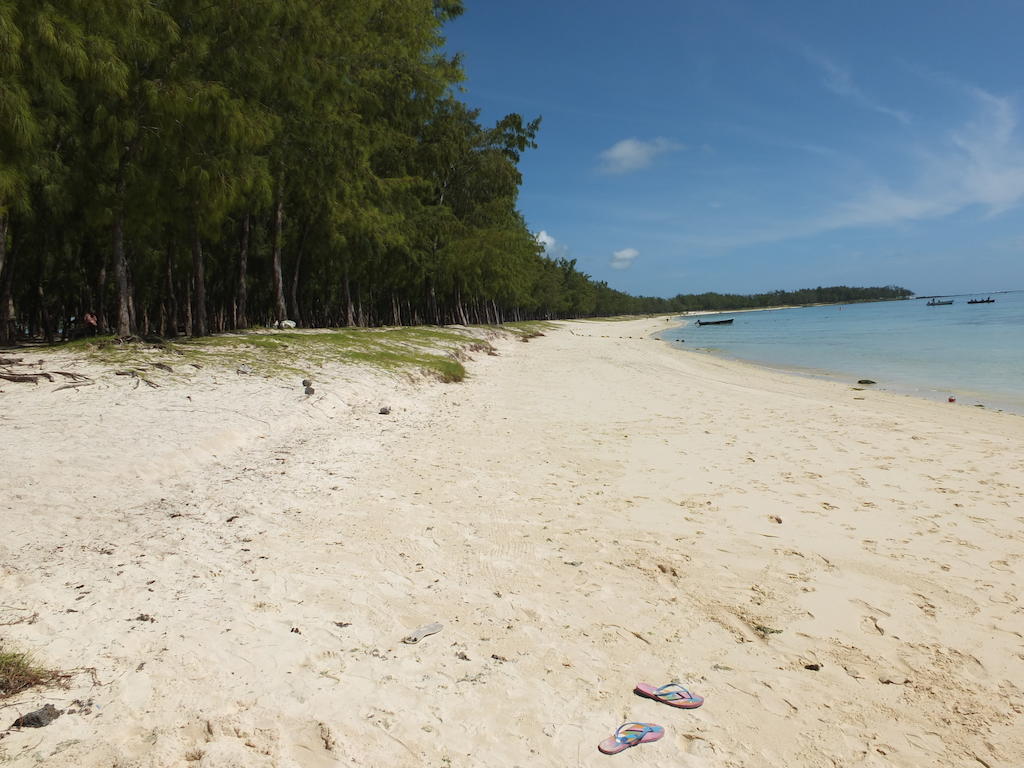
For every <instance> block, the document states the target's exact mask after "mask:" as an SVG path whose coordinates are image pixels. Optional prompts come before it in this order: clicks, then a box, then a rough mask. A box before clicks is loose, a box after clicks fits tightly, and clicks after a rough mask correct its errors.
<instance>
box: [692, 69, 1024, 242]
mask: <svg viewBox="0 0 1024 768" xmlns="http://www.w3.org/2000/svg"><path fill="white" fill-rule="evenodd" d="M968 93H969V95H970V97H971V101H972V102H973V104H974V112H973V114H972V115H971V117H970V118H968V119H967V120H965V121H964V122H963V123H962V124H961V125H960V126H959V127H957V128H956V129H955V130H951V131H947V132H946V133H944V134H942V135H940V136H938V137H936V138H935V139H933V140H931V141H928V142H923V143H920V144H917V145H914V146H911V147H908V148H906V151H905V155H906V156H907V157H909V158H912V159H913V160H914V163H913V166H912V168H911V169H910V172H909V174H907V176H906V178H907V181H905V182H903V183H897V182H896V181H893V180H890V179H887V178H885V176H884V175H882V174H878V175H876V177H875V179H874V180H873V181H871V182H870V183H869V184H867V185H866V186H865V187H864V188H863V189H862V190H861V191H859V192H857V193H855V194H853V195H851V196H850V197H849V198H848V199H847V200H846V201H844V202H841V203H839V204H837V205H835V206H833V207H832V208H831V209H829V210H826V211H824V212H822V213H821V214H819V215H817V216H812V217H809V218H803V219H794V220H790V221H781V222H780V221H776V222H775V223H773V224H771V225H769V226H765V227H760V228H757V227H753V228H750V229H747V230H746V231H739V232H736V233H735V234H730V235H726V236H722V237H708V238H699V237H697V238H685V240H684V241H685V242H686V243H688V244H690V245H693V246H699V247H710V248H734V247H740V246H747V245H757V244H762V243H770V242H781V241H784V240H792V239H796V238H802V237H810V236H813V235H818V234H822V233H824V232H830V231H834V230H841V229H852V228H858V227H883V226H893V225H898V224H902V223H905V222H913V221H924V220H929V219H937V218H941V217H944V216H949V215H951V214H954V213H957V212H959V211H963V210H966V209H969V208H975V207H980V208H982V209H983V210H984V211H985V214H986V215H988V216H998V215H999V214H1001V213H1003V212H1005V211H1008V210H1010V209H1012V208H1016V207H1018V206H1021V205H1022V204H1024V138H1022V137H1021V136H1020V132H1019V130H1018V128H1019V122H1020V121H1019V115H1018V112H1017V110H1016V108H1015V106H1014V103H1013V102H1012V101H1011V100H1010V99H1008V98H1005V97H1000V96H996V95H994V94H991V93H989V92H987V91H983V90H981V89H978V88H971V89H969V91H968Z"/></svg>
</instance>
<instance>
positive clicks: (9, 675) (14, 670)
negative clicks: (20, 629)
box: [0, 646, 65, 699]
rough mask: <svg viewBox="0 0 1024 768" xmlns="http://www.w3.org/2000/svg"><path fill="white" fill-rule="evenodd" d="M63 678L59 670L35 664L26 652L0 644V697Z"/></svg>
mask: <svg viewBox="0 0 1024 768" xmlns="http://www.w3.org/2000/svg"><path fill="white" fill-rule="evenodd" d="M63 679H65V676H64V675H62V674H60V673H59V672H54V671H52V670H49V669H44V668H43V667H40V666H39V665H37V664H36V663H35V662H34V661H33V659H32V657H31V656H29V655H28V654H27V653H22V652H21V651H12V650H10V649H9V648H6V647H3V646H0V699H4V698H7V697H8V696H14V695H15V694H18V693H21V692H22V691H25V690H28V689H29V688H34V687H35V686H37V685H49V684H52V683H56V682H59V681H61V680H63Z"/></svg>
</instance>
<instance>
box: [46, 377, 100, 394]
mask: <svg viewBox="0 0 1024 768" xmlns="http://www.w3.org/2000/svg"><path fill="white" fill-rule="evenodd" d="M95 383H96V382H95V381H92V380H91V379H90V380H89V381H76V382H74V383H72V384H61V385H60V386H59V387H57V388H56V389H55V390H53V391H54V392H60V391H61V390H62V389H79V388H80V387H91V386H92V385H93V384H95Z"/></svg>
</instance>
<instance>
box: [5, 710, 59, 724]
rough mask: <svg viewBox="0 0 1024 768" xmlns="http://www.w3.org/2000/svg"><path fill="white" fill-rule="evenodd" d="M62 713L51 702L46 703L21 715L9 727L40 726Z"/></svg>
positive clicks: (50, 721)
mask: <svg viewBox="0 0 1024 768" xmlns="http://www.w3.org/2000/svg"><path fill="white" fill-rule="evenodd" d="M62 714H63V713H62V712H61V711H60V710H59V709H57V708H56V707H55V706H53V704H47V705H46V706H45V707H43V708H42V709H37V710H36V711H35V712H29V713H28V714H27V715H22V716H21V717H19V718H18V719H17V720H15V721H14V723H13V724H12V725H11V728H42V727H43V726H44V725H49V724H50V723H52V722H53V721H54V720H56V719H57V718H58V717H60V716H61V715H62Z"/></svg>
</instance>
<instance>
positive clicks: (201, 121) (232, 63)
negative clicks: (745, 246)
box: [0, 0, 879, 344]
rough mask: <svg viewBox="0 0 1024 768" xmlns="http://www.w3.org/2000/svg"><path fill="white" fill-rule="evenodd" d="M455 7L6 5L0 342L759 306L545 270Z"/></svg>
mask: <svg viewBox="0 0 1024 768" xmlns="http://www.w3.org/2000/svg"><path fill="white" fill-rule="evenodd" d="M462 12H463V5H462V0H222V1H220V2H210V0H62V1H61V2H59V3H56V2H47V1H46V0H0V344H4V343H7V344H9V343H11V342H13V341H16V340H17V339H18V338H26V337H43V338H45V339H47V340H54V339H55V338H57V337H66V336H67V335H68V334H70V333H74V332H76V331H82V330H83V328H82V327H81V322H82V318H88V319H89V321H90V322H91V323H94V324H95V325H94V326H93V328H95V329H96V330H97V331H98V330H100V329H109V330H110V332H112V333H116V334H117V335H118V336H122V337H126V336H132V335H143V336H144V335H150V334H155V335H160V336H174V335H177V334H189V335H205V334H207V333H211V332H220V331H225V330H231V329H236V328H245V327H249V326H251V325H264V324H270V323H274V322H279V321H283V320H285V319H290V320H292V321H294V322H296V323H297V324H299V325H304V326H344V325H349V326H351V325H364V326H368V325H383V324H392V325H403V324H420V323H431V324H446V323H463V324H466V323H500V322H504V321H507V320H521V319H533V318H558V317H580V316H592V315H609V314H626V313H638V312H662V311H669V312H675V311H685V310H686V309H698V308H703V309H707V308H718V307H717V306H711V305H712V304H716V303H721V302H725V304H723V305H722V307H721V308H725V306H726V305H728V306H729V308H734V307H739V306H748V304H746V303H742V302H746V301H748V300H752V298H751V297H728V296H726V297H719V296H718V295H717V294H706V295H704V296H703V297H683V296H677V297H675V298H673V299H659V298H650V297H634V296H629V295H628V294H625V293H622V292H619V291H615V290H614V289H611V288H609V287H608V286H607V284H605V283H602V282H595V281H593V280H592V279H591V278H590V277H589V276H588V275H586V274H585V273H583V272H581V271H579V270H578V269H577V268H576V262H575V261H574V260H567V259H549V258H546V257H545V255H544V253H543V250H542V248H541V246H540V245H539V244H538V242H537V240H536V238H535V237H534V236H533V235H532V234H531V233H530V231H529V230H528V228H527V226H526V223H525V221H524V219H523V217H522V215H521V214H520V213H519V211H518V209H517V207H516V202H517V195H518V190H519V186H520V184H521V181H522V178H521V175H520V172H519V169H518V163H519V160H520V157H521V155H522V153H523V152H525V151H527V150H528V149H530V148H533V147H535V146H536V144H535V140H536V136H537V132H538V129H539V125H540V119H539V118H537V119H533V120H525V119H524V118H523V117H521V116H520V115H518V114H509V115H507V116H506V117H504V118H502V119H501V120H499V121H497V122H496V123H495V124H493V125H484V124H482V123H481V121H480V119H479V110H475V109H473V108H471V107H470V106H468V105H466V104H465V103H464V102H463V101H462V100H460V98H459V97H458V93H459V92H458V84H459V83H460V82H461V81H462V79H463V70H462V64H461V61H460V59H459V57H458V56H448V55H445V54H444V53H443V52H442V48H441V46H442V44H443V41H444V38H443V36H442V30H443V27H444V25H445V23H447V22H448V21H450V20H451V19H454V18H455V17H457V16H459V15H460V14H461V13H462ZM817 290H818V291H819V292H820V291H825V290H832V289H817ZM848 290H857V289H848ZM878 297H879V296H875V297H874V298H878ZM816 300H823V299H816ZM824 300H827V299H824ZM838 300H846V299H838ZM787 303H796V302H787ZM76 323H77V324H78V327H77V328H76Z"/></svg>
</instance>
